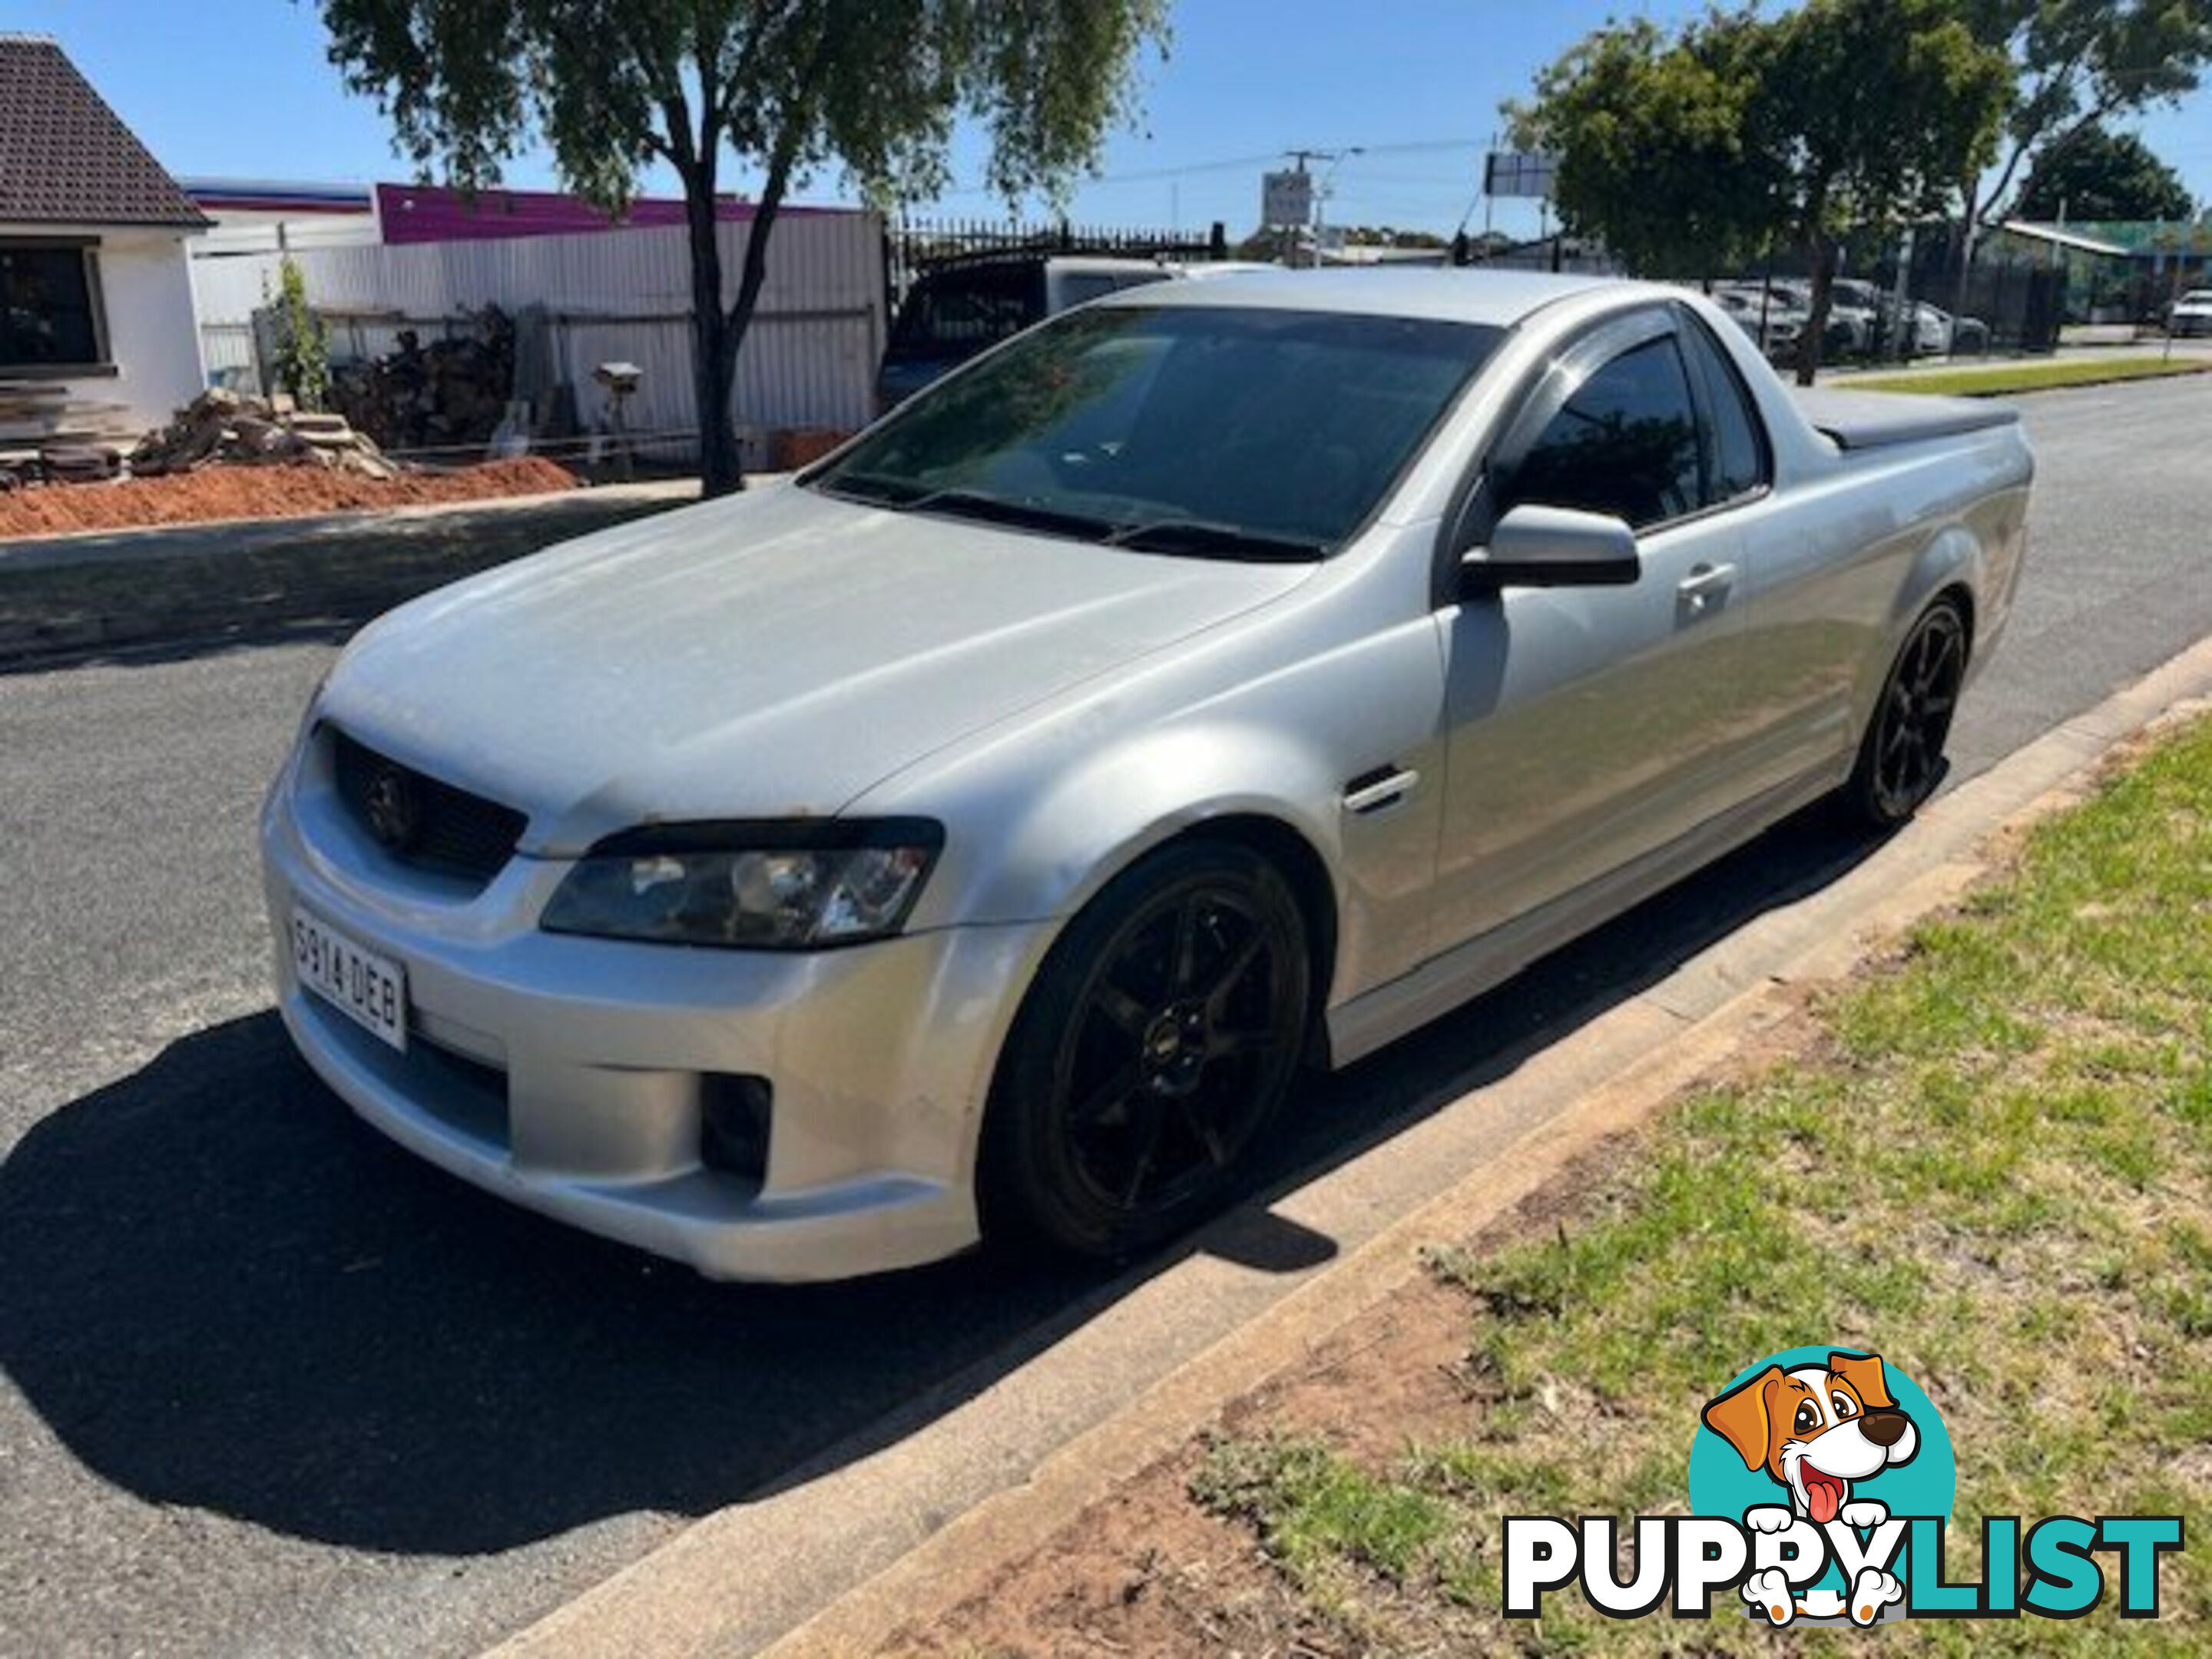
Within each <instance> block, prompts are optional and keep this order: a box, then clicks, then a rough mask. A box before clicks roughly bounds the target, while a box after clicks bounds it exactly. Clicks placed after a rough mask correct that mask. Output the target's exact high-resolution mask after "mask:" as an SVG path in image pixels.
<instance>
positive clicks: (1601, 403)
mask: <svg viewBox="0 0 2212 1659" xmlns="http://www.w3.org/2000/svg"><path fill="white" fill-rule="evenodd" d="M1704 505H1705V488H1704V480H1703V477H1702V464H1701V458H1700V455H1699V441H1698V416H1697V405H1696V404H1695V403H1694V402H1693V401H1692V398H1691V396H1690V382H1689V377H1688V375H1687V374H1686V373H1685V371H1684V369H1683V366H1682V354H1681V352H1680V350H1679V349H1677V348H1676V346H1675V344H1674V337H1673V336H1672V335H1663V336H1662V337H1659V338H1658V339H1656V340H1647V341H1645V342H1644V343H1643V344H1642V345H1639V346H1637V347H1634V348H1633V349H1630V350H1627V351H1624V352H1623V353H1621V354H1620V356H1618V357H1615V358H1613V360H1612V361H1611V362H1607V363H1606V364H1605V365H1603V366H1602V367H1601V368H1599V369H1597V370H1596V371H1595V373H1594V374H1591V375H1590V377H1589V379H1588V380H1584V381H1583V384H1582V385H1581V386H1579V387H1578V388H1577V390H1576V392H1575V393H1574V395H1573V396H1572V397H1571V398H1568V399H1567V401H1566V402H1565V404H1562V405H1561V406H1560V409H1559V413H1558V414H1556V415H1554V416H1552V418H1551V420H1550V421H1549V422H1547V423H1546V424H1545V427H1544V429H1543V431H1542V432H1541V433H1539V434H1538V435H1537V437H1536V441H1534V443H1532V444H1530V445H1529V447H1528V452H1527V453H1525V454H1524V455H1522V458H1521V459H1520V460H1519V461H1518V462H1517V463H1516V464H1515V465H1513V466H1512V468H1511V469H1510V472H1509V473H1508V474H1507V476H1506V477H1505V478H1504V487H1503V489H1501V491H1500V494H1499V499H1498V512H1499V513H1504V512H1505V511H1507V510H1508V509H1510V508H1511V507H1521V506H1541V507H1574V508H1577V509H1579V510H1580V511H1582V512H1585V513H1609V514H1611V515H1613V517H1615V518H1619V519H1624V520H1626V521H1627V522H1628V526H1629V527H1630V528H1631V529H1642V528H1643V527H1644V526H1646V525H1654V524H1659V523H1662V522H1664V521H1665V520H1668V519H1679V518H1681V517H1683V516H1684V515H1685V514H1686V513H1694V512H1696V511H1697V510H1698V509H1699V507H1703V506H1704Z"/></svg>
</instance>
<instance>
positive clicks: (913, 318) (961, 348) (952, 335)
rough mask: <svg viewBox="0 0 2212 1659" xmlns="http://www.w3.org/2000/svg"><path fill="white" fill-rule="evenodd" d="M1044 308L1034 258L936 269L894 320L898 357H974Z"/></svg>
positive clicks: (894, 348) (1040, 275)
mask: <svg viewBox="0 0 2212 1659" xmlns="http://www.w3.org/2000/svg"><path fill="white" fill-rule="evenodd" d="M1043 314H1044V270H1043V269H1042V267H1041V266H1038V265H1035V264H1006V265H981V266H978V267H976V268H975V269H974V270H946V271H937V272H933V273H932V274H931V275H929V276H924V277H923V278H922V279H921V281H920V282H918V283H915V285H914V287H913V289H910V290H909V291H908V295H907V296H906V303H905V304H904V305H902V306H901V307H899V314H898V321H897V322H896V324H895V325H893V326H892V329H891V339H890V355H891V356H894V357H900V356H907V357H924V356H953V357H971V356H975V354H976V353H977V352H979V351H981V350H982V349H983V348H984V347H986V346H990V345H996V344H997V343H999V342H1000V341H1001V340H1003V339H1006V338H1007V337H1009V336H1011V335H1015V334H1018V333H1020V332H1021V331H1023V330H1024V329H1025V328H1027V327H1028V326H1029V325H1030V324H1031V323H1033V322H1035V321H1036V320H1037V319H1038V318H1039V317H1041V316H1042V315H1043Z"/></svg>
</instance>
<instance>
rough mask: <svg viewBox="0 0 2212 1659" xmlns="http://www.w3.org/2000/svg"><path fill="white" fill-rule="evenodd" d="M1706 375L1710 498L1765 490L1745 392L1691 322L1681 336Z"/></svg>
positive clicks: (1760, 446) (1760, 434)
mask: <svg viewBox="0 0 2212 1659" xmlns="http://www.w3.org/2000/svg"><path fill="white" fill-rule="evenodd" d="M1683 343H1684V344H1685V345H1686V346H1688V348H1689V349H1690V355H1691V356H1692V357H1693V358H1695V359H1696V360H1697V362H1698V368H1699V373H1700V374H1703V375H1704V376H1705V388H1706V391H1705V399H1706V402H1707V403H1709V404H1711V406H1712V411H1713V425H1712V435H1711V436H1712V453H1711V455H1709V456H1708V457H1707V458H1706V459H1707V463H1708V465H1709V467H1710V469H1711V477H1712V489H1711V499H1712V500H1713V501H1735V499H1736V498H1737V497H1738V496H1741V495H1750V494H1751V493H1752V492H1753V490H1756V489H1764V488H1765V484H1766V478H1767V471H1766V442H1765V427H1764V425H1763V424H1762V423H1761V422H1760V421H1759V410H1758V409H1757V408H1756V407H1755V406H1753V403H1752V401H1751V392H1750V390H1749V389H1748V388H1747V386H1745V385H1744V383H1743V377H1742V376H1741V374H1737V373H1736V368H1735V364H1734V363H1732V362H1729V359H1728V354H1727V353H1726V352H1725V351H1723V349H1721V348H1720V346H1719V344H1718V343H1716V342H1715V341H1714V339H1713V338H1712V337H1711V335H1710V334H1708V333H1707V332H1706V331H1705V325H1704V324H1702V323H1697V322H1692V324H1691V325H1689V328H1688V331H1686V333H1685V334H1684V336H1683Z"/></svg>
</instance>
